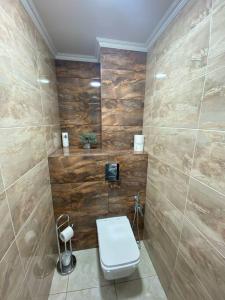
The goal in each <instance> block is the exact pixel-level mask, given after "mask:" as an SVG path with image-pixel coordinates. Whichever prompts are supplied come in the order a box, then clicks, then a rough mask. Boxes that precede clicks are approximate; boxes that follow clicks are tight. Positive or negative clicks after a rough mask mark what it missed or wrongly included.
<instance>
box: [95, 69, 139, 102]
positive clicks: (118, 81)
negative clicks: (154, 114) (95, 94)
mask: <svg viewBox="0 0 225 300" xmlns="http://www.w3.org/2000/svg"><path fill="white" fill-rule="evenodd" d="M101 78H102V88H101V94H102V99H141V98H144V91H145V73H144V72H135V71H130V70H118V69H116V70H113V69H112V70H110V69H102V70H101Z"/></svg>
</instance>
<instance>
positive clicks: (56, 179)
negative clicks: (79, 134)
mask: <svg viewBox="0 0 225 300" xmlns="http://www.w3.org/2000/svg"><path fill="white" fill-rule="evenodd" d="M107 161H108V157H107V156H106V155H100V156H96V157H93V156H91V155H90V156H88V155H86V156H79V155H77V156H71V157H50V158H49V170H50V177H51V182H52V183H71V182H77V183H79V182H89V181H104V180H105V164H106V162H107Z"/></svg>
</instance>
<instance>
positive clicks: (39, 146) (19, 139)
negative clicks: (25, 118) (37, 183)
mask: <svg viewBox="0 0 225 300" xmlns="http://www.w3.org/2000/svg"><path fill="white" fill-rule="evenodd" d="M0 139H1V141H4V142H3V143H1V145H0V164H1V168H2V176H3V180H4V183H5V186H9V185H10V184H12V183H13V182H14V181H15V180H17V179H18V178H19V177H20V176H21V175H23V174H25V173H26V172H27V171H28V170H29V169H30V168H32V167H34V166H35V165H36V164H37V163H38V162H39V161H41V160H42V159H43V158H44V157H45V156H46V150H45V135H44V129H43V128H41V127H27V128H11V129H0Z"/></svg>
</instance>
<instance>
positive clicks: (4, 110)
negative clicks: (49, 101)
mask: <svg viewBox="0 0 225 300" xmlns="http://www.w3.org/2000/svg"><path fill="white" fill-rule="evenodd" d="M0 106H1V111H0V127H12V126H24V125H37V124H41V122H42V106H41V96H40V91H39V90H38V89H37V88H35V87H32V86H30V85H28V84H26V83H24V82H23V81H21V80H20V79H19V78H14V77H12V78H11V80H10V81H9V82H8V83H7V84H5V83H3V84H1V83H0Z"/></svg>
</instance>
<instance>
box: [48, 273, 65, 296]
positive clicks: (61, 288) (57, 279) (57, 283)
mask: <svg viewBox="0 0 225 300" xmlns="http://www.w3.org/2000/svg"><path fill="white" fill-rule="evenodd" d="M67 283H68V276H62V275H60V274H59V273H58V272H57V271H56V270H55V273H54V276H53V279H52V285H51V289H50V293H49V294H50V295H51V294H57V293H64V292H66V291H67Z"/></svg>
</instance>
